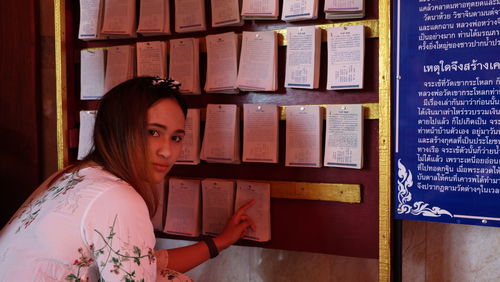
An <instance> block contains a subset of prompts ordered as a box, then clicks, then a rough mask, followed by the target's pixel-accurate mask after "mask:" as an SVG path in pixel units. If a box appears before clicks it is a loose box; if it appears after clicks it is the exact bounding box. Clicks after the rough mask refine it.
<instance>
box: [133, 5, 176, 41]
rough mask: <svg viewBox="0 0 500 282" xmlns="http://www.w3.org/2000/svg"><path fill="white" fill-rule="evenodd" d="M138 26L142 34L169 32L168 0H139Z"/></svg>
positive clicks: (138, 30)
mask: <svg viewBox="0 0 500 282" xmlns="http://www.w3.org/2000/svg"><path fill="white" fill-rule="evenodd" d="M140 1H141V6H140V9H139V11H140V13H139V26H138V27H137V32H138V33H141V34H142V35H145V36H148V35H163V34H170V4H169V2H170V1H168V0H140Z"/></svg>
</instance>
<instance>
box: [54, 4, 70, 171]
mask: <svg viewBox="0 0 500 282" xmlns="http://www.w3.org/2000/svg"><path fill="white" fill-rule="evenodd" d="M64 1H65V0H54V17H55V18H54V26H55V42H54V43H55V68H56V119H57V121H56V126H57V167H58V169H62V168H63V167H64V166H66V165H67V164H68V150H67V149H68V139H67V136H66V134H65V133H66V127H67V120H66V117H67V101H66V97H67V96H66V95H67V93H66V91H67V89H66V83H67V82H66V81H67V80H66V27H65V3H64Z"/></svg>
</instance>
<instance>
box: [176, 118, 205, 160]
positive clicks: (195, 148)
mask: <svg viewBox="0 0 500 282" xmlns="http://www.w3.org/2000/svg"><path fill="white" fill-rule="evenodd" d="M184 131H185V135H184V138H182V149H181V153H180V154H179V157H178V158H177V161H176V162H175V163H176V164H184V165H197V164H199V163H200V109H188V112H187V116H186V122H185V123H184Z"/></svg>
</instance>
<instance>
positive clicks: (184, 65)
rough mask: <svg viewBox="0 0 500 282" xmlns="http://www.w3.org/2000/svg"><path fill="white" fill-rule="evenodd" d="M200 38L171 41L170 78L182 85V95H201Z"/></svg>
mask: <svg viewBox="0 0 500 282" xmlns="http://www.w3.org/2000/svg"><path fill="white" fill-rule="evenodd" d="M199 48H200V43H199V39H198V38H192V37H191V38H181V39H172V40H170V71H169V73H170V77H171V78H172V79H174V80H177V81H179V82H180V83H181V87H180V89H179V91H180V92H181V93H182V94H201V89H200V49H199Z"/></svg>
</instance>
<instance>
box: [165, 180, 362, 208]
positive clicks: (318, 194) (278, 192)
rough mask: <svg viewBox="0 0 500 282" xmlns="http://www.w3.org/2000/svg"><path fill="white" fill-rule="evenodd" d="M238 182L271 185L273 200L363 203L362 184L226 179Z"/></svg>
mask: <svg viewBox="0 0 500 282" xmlns="http://www.w3.org/2000/svg"><path fill="white" fill-rule="evenodd" d="M170 177H175V178H180V179H198V180H203V179H206V178H199V177H177V176H170ZM224 180H230V181H234V182H236V181H237V180H242V181H251V182H262V183H269V184H270V185H271V198H275V199H294V200H312V201H328V202H341V203H350V204H358V203H361V184H343V183H314V182H294V181H272V180H247V179H224ZM167 181H168V180H167Z"/></svg>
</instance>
